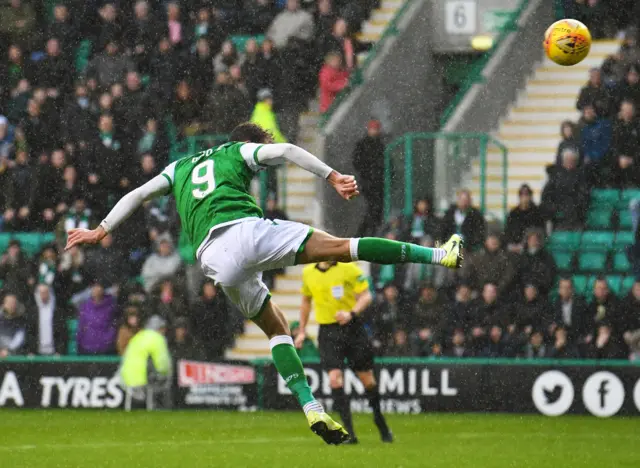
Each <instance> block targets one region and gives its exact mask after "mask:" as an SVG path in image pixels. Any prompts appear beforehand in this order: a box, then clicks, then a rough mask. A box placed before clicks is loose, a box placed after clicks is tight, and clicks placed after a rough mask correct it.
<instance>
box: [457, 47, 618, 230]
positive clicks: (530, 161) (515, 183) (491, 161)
mask: <svg viewBox="0 0 640 468" xmlns="http://www.w3.org/2000/svg"><path fill="white" fill-rule="evenodd" d="M619 47H620V42H619V41H614V40H604V41H594V42H593V45H592V47H591V52H590V54H589V56H588V57H587V58H586V59H585V60H584V61H583V62H582V63H580V64H579V65H576V66H573V67H562V66H560V65H556V64H555V63H553V62H551V61H550V60H549V59H547V58H546V57H545V59H544V61H543V62H542V63H540V65H539V66H538V67H537V68H536V70H535V72H534V74H533V76H531V77H530V78H529V79H528V80H527V83H526V87H525V89H524V90H523V91H522V92H521V94H520V96H519V98H518V100H517V101H516V102H515V103H514V105H513V106H512V108H511V109H510V111H509V113H508V115H507V116H506V117H505V118H504V119H503V120H502V122H501V123H500V126H499V128H498V130H497V131H496V132H494V136H495V137H496V138H497V139H498V140H499V141H501V142H502V143H504V144H505V145H506V146H507V148H508V150H509V157H508V177H509V180H508V206H509V207H513V206H515V205H517V203H518V188H519V187H520V186H521V185H522V184H523V183H528V184H529V185H530V186H531V188H532V189H533V192H534V194H535V199H536V200H540V195H541V193H542V188H543V186H544V184H545V181H546V173H545V166H547V165H548V164H553V163H554V161H555V157H556V149H557V147H558V143H559V142H560V124H561V123H562V121H564V120H572V121H577V120H578V118H579V113H578V110H577V109H576V100H577V98H578V94H579V92H580V88H581V87H582V86H584V84H585V83H586V81H587V79H588V70H589V69H590V68H593V67H600V66H601V65H602V63H603V62H604V60H605V59H606V57H607V56H608V55H610V54H612V53H615V52H617V50H618V49H619ZM502 171H503V162H502V153H500V152H499V151H498V150H497V149H490V150H489V151H488V154H487V186H486V211H487V213H488V214H489V215H491V216H493V217H495V218H498V219H501V218H502V217H503V211H502V196H503V193H504V191H503V185H502V184H503V178H502V173H503V172H502ZM480 173H481V167H480V161H479V160H477V159H476V160H475V161H474V163H473V166H472V171H471V177H470V178H471V181H470V185H469V186H470V187H472V188H473V195H474V199H475V200H479V199H480V190H481V189H482V187H481V183H480Z"/></svg>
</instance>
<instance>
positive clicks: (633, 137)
mask: <svg viewBox="0 0 640 468" xmlns="http://www.w3.org/2000/svg"><path fill="white" fill-rule="evenodd" d="M612 135H613V136H612V139H611V149H612V151H613V153H614V154H615V155H616V156H617V155H620V154H625V155H629V156H632V157H635V156H636V155H637V154H638V153H640V126H639V125H638V120H637V118H636V108H635V105H634V104H633V102H631V101H622V104H621V105H620V112H619V113H618V116H617V118H616V120H615V121H614V123H613V134H612Z"/></svg>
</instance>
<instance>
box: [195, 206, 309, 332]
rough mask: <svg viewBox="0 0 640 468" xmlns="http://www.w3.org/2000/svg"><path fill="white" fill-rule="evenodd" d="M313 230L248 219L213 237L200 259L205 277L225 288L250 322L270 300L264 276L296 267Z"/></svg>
mask: <svg viewBox="0 0 640 468" xmlns="http://www.w3.org/2000/svg"><path fill="white" fill-rule="evenodd" d="M312 233H313V228H310V227H309V226H307V225H305V224H301V223H296V222H293V221H282V220H275V221H269V220H265V219H260V218H248V219H244V220H242V221H240V222H238V223H235V224H232V225H230V226H225V227H221V228H219V229H216V230H214V231H213V232H212V233H211V238H210V240H209V243H208V244H206V246H205V247H204V249H203V250H202V254H201V255H200V263H201V265H202V270H203V271H204V274H205V275H206V276H207V277H209V278H211V279H213V280H214V281H215V282H216V284H219V285H220V286H221V287H222V290H223V291H224V293H225V294H226V295H227V297H228V298H229V299H230V300H231V301H232V302H233V303H234V304H235V305H236V306H237V307H238V308H239V309H240V311H241V312H242V314H243V315H244V316H245V317H247V318H249V319H250V318H253V317H255V316H257V315H258V314H259V313H260V312H261V311H262V309H263V307H264V306H265V305H266V304H267V302H268V299H269V298H270V294H269V289H268V288H267V286H266V285H265V284H264V283H263V282H262V272H263V271H267V270H275V269H278V268H285V267H288V266H292V265H295V263H296V255H297V254H298V252H301V251H302V249H303V248H304V245H305V244H306V242H307V240H308V239H309V237H311V234H312Z"/></svg>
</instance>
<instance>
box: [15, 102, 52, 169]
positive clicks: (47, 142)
mask: <svg viewBox="0 0 640 468" xmlns="http://www.w3.org/2000/svg"><path fill="white" fill-rule="evenodd" d="M20 126H21V127H22V130H23V131H24V134H25V137H26V139H27V144H28V145H29V150H30V151H31V154H32V155H34V156H38V157H40V156H42V154H43V153H48V152H49V151H51V150H52V149H53V147H54V145H55V141H54V138H55V136H54V135H52V134H51V132H52V131H53V130H54V129H53V128H52V127H53V125H52V123H51V120H50V119H47V116H46V115H45V114H44V113H43V108H42V105H41V104H39V103H38V101H36V100H35V93H34V99H29V101H28V102H27V115H26V116H25V118H24V119H23V120H22V121H21V122H20Z"/></svg>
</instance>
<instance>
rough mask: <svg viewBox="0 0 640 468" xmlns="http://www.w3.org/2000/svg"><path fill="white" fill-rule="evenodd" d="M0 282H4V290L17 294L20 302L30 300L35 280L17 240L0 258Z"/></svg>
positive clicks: (13, 241) (11, 243)
mask: <svg viewBox="0 0 640 468" xmlns="http://www.w3.org/2000/svg"><path fill="white" fill-rule="evenodd" d="M0 280H1V281H2V282H3V289H4V290H5V291H8V292H10V293H12V294H15V295H16V296H17V298H18V300H19V301H20V302H26V301H27V300H29V294H30V288H31V287H33V284H34V282H35V279H34V277H33V275H32V272H31V265H30V264H29V261H28V260H27V258H26V256H25V254H24V252H23V251H22V249H21V246H20V241H18V240H16V239H12V240H10V241H9V246H8V248H7V251H6V252H5V253H4V254H3V255H2V257H0Z"/></svg>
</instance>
